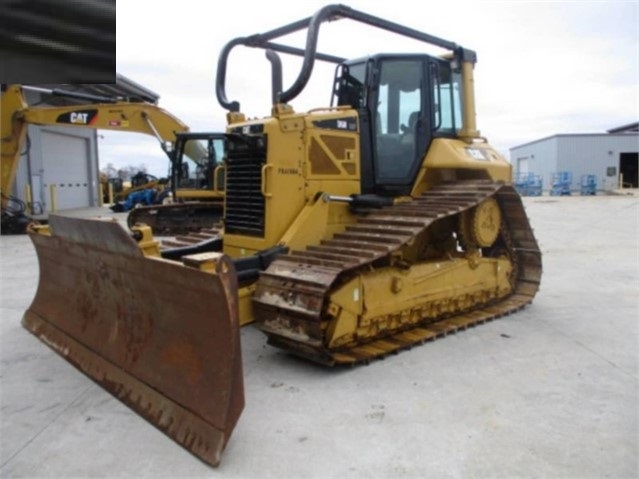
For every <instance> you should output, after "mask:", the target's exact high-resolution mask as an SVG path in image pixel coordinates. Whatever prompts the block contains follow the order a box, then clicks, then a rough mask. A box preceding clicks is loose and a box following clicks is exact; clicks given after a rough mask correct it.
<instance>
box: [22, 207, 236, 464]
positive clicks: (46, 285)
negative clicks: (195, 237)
mask: <svg viewBox="0 0 639 479" xmlns="http://www.w3.org/2000/svg"><path fill="white" fill-rule="evenodd" d="M50 227H51V235H50V236H49V235H45V234H39V233H31V234H30V237H31V240H32V241H33V244H34V246H35V249H36V252H37V255H38V261H39V265H40V281H39V284H38V290H37V292H36V296H35V299H34V300H33V304H31V306H30V307H29V309H28V310H27V311H26V313H25V315H24V318H23V320H22V324H23V326H24V327H25V328H26V329H28V330H29V331H30V332H32V333H33V334H35V335H36V336H37V337H39V338H40V339H41V340H42V341H43V342H45V343H46V344H47V345H49V346H50V347H51V348H52V349H54V350H55V351H56V352H57V353H59V354H60V355H61V356H63V357H64V358H66V359H67V360H68V361H69V362H71V363H72V364H73V365H74V366H76V367H77V368H78V369H80V370H81V371H82V372H84V373H85V374H86V375H87V376H89V377H90V378H91V379H93V380H94V381H96V382H97V383H99V384H100V385H101V386H103V387H104V388H105V389H107V390H108V391H110V392H111V393H112V394H114V395H115V396H116V397H117V398H118V399H120V400H121V401H122V402H124V403H125V404H127V405H128V406H130V407H131V408H132V409H134V410H135V411H136V412H137V413H139V414H140V415H142V416H143V417H144V418H146V419H147V420H148V421H149V422H151V423H152V424H153V425H155V426H156V427H158V428H159V429H161V430H162V431H163V432H164V433H165V434H167V435H168V436H170V437H171V438H173V439H174V440H175V441H177V442H178V443H180V444H181V445H183V446H184V447H185V448H186V449H188V450H189V451H191V452H192V453H193V454H195V455H196V456H198V457H199V458H201V459H202V460H203V461H205V462H207V463H209V464H211V465H217V464H218V463H219V461H220V454H221V452H222V450H223V449H224V446H225V445H226V442H227V441H228V439H229V436H230V435H231V432H232V431H233V428H234V426H235V424H236V422H237V420H238V418H239V416H240V414H241V412H242V409H243V407H244V384H243V376H242V357H241V349H240V336H239V324H238V309H237V278H236V274H235V269H234V268H233V264H232V263H231V261H230V260H229V259H228V258H227V257H221V259H220V261H219V262H218V264H217V273H216V274H210V273H205V272H203V271H200V270H198V269H193V268H189V267H186V266H182V265H181V264H178V263H174V262H169V261H166V260H162V259H154V258H147V257H145V256H143V254H142V253H141V251H140V249H139V248H138V246H137V245H136V243H135V241H134V240H133V239H132V238H131V237H130V236H129V235H128V234H127V233H126V232H125V230H124V229H123V228H122V227H121V226H120V225H119V224H117V223H116V222H115V221H104V220H86V219H75V218H65V217H60V216H53V215H52V216H51V218H50Z"/></svg>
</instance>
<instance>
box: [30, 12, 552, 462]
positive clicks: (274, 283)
mask: <svg viewBox="0 0 639 479" xmlns="http://www.w3.org/2000/svg"><path fill="white" fill-rule="evenodd" d="M340 18H347V19H352V20H355V21H358V22H361V23H364V24H367V25H370V26H374V27H377V28H380V29H383V30H387V31H390V32H393V33H396V34H398V35H400V36H403V37H408V38H411V39H413V40H417V41H421V42H423V43H424V44H427V45H430V46H433V45H434V46H436V47H439V48H441V49H442V50H443V51H444V53H443V54H442V55H441V56H432V55H428V54H418V53H411V54H397V53H393V54H381V53H380V54H376V55H372V56H368V57H362V58H359V59H356V60H345V59H343V58H341V57H338V56H334V55H331V54H325V53H321V52H318V51H317V40H318V35H319V30H320V26H321V24H322V23H323V22H326V21H329V20H336V19H340ZM299 30H306V31H307V40H306V48H305V49H299V48H296V47H293V46H290V45H285V44H281V43H278V42H277V39H278V38H279V37H282V36H285V35H288V34H291V33H294V32H296V31H299ZM237 46H248V47H253V48H262V49H264V50H266V55H267V58H268V60H269V61H270V62H271V64H272V68H273V86H272V91H271V94H272V98H273V107H272V111H271V115H270V116H268V117H264V118H259V119H247V116H246V115H245V114H244V113H242V112H241V111H240V106H239V103H238V102H237V101H230V100H229V99H228V98H227V96H226V90H225V82H226V66H227V59H228V56H229V54H230V52H231V51H232V50H233V49H234V48H235V47H237ZM278 53H285V54H293V55H298V56H301V57H302V67H301V71H300V73H299V75H298V77H297V78H296V80H295V81H294V82H293V84H292V85H291V87H290V88H288V89H284V88H283V87H282V75H281V72H282V70H281V60H280V56H279V54H278ZM317 60H319V61H327V62H332V63H336V64H337V69H336V75H335V80H334V84H333V85H332V90H333V101H332V104H331V105H329V106H323V107H320V108H317V109H314V110H311V111H308V112H296V111H295V110H294V109H293V107H292V106H291V105H290V102H291V101H292V100H293V99H294V98H295V97H296V96H297V95H298V94H299V93H300V92H301V91H302V90H303V89H304V87H305V86H306V84H307V82H308V80H309V78H310V76H311V72H312V69H313V65H314V62H315V61H317ZM475 62H476V55H475V52H473V51H472V50H469V49H466V48H463V47H461V46H459V45H457V44H455V43H453V42H449V41H446V40H443V39H440V38H437V37H434V36H432V35H428V34H425V33H421V32H419V31H417V30H414V29H410V28H407V27H405V26H402V25H399V24H396V23H392V22H390V21H388V20H385V19H382V18H379V17H374V16H371V15H369V14H366V13H363V12H360V11H356V10H353V9H351V8H348V7H346V6H343V5H329V6H327V7H325V8H323V9H321V10H320V11H318V12H317V13H315V15H313V16H312V17H309V18H306V19H303V20H300V21H299V22H295V23H292V24H289V25H286V26H284V27H280V28H276V29H274V30H271V31H268V32H265V33H261V34H257V35H252V36H246V37H240V38H237V39H234V40H232V41H230V42H229V43H228V44H227V45H226V46H225V47H224V49H223V50H222V52H221V54H220V58H219V62H218V67H217V80H216V93H217V98H218V101H219V103H220V105H222V107H223V108H225V109H226V110H228V113H227V119H228V127H227V130H226V132H225V134H224V144H225V151H224V158H225V161H224V165H223V166H224V169H225V171H224V175H225V209H224V224H223V230H218V231H217V232H215V233H210V234H215V235H216V236H215V239H214V240H213V241H212V246H213V248H212V249H214V250H215V251H213V252H204V253H197V254H177V255H176V254H174V253H173V254H172V253H171V251H162V252H160V250H159V248H158V243H157V242H156V241H155V240H154V239H153V235H152V232H151V231H150V229H149V228H145V227H137V228H135V232H134V235H133V237H131V236H129V235H127V234H126V233H125V232H124V230H123V229H122V228H121V227H120V226H119V225H118V224H117V223H115V222H112V221H104V220H103V221H97V220H80V219H71V218H63V217H59V216H53V217H52V218H51V224H50V227H41V228H36V229H35V230H34V231H33V234H32V235H31V238H32V240H33V242H34V245H35V248H36V251H37V254H38V258H39V261H40V269H41V277H40V287H39V289H38V293H37V295H36V297H35V299H34V301H33V304H32V305H31V307H30V308H29V309H28V311H27V312H26V313H25V316H24V320H23V324H24V326H25V327H26V328H27V329H29V330H30V331H32V332H33V333H34V334H36V335H37V336H39V337H41V338H42V339H43V340H44V341H45V342H46V344H48V345H49V346H51V347H53V348H54V349H55V350H56V351H58V352H59V353H60V354H62V355H63V356H65V357H66V358H67V359H68V360H69V361H71V362H72V363H73V364H75V365H76V366H77V367H78V368H80V369H81V370H82V371H84V372H85V373H86V374H87V375H89V376H90V377H92V378H93V379H95V380H96V381H98V382H99V383H100V384H102V385H103V386H104V387H105V388H106V389H108V390H109V391H111V392H112V393H113V394H115V395H116V396H117V397H118V398H120V399H121V400H122V401H124V402H125V403H127V404H129V405H130V406H131V407H132V408H133V409H135V410H136V411H138V412H139V413H140V414H142V415H143V416H144V417H145V418H147V419H148V420H149V421H151V422H152V423H153V424H155V425H156V426H157V427H158V428H160V429H161V430H163V431H164V432H165V433H167V434H168V435H169V436H170V437H172V438H173V439H175V440H176V441H177V442H179V443H180V444H182V445H183V446H184V447H186V448H188V449H189V450H190V451H192V452H193V453H194V454H195V455H197V456H198V457H200V458H201V459H202V460H204V461H206V462H208V463H210V464H217V463H218V462H219V460H220V454H221V452H222V449H223V448H224V446H225V444H226V442H227V441H228V438H229V436H230V434H231V432H232V430H233V427H234V426H235V424H236V422H237V420H238V418H239V415H240V413H241V410H242V407H243V404H244V397H243V382H242V369H241V351H240V347H239V327H240V325H241V324H247V323H250V322H255V324H256V325H257V326H258V327H259V328H261V329H262V330H263V331H264V333H265V334H266V336H267V337H268V342H269V344H272V345H274V346H277V347H280V348H283V349H285V350H286V351H289V352H291V353H293V354H296V355H299V356H302V357H304V358H307V359H309V360H311V361H315V362H318V363H321V364H324V365H328V366H338V365H353V364H359V363H367V362H369V361H371V360H373V359H375V358H378V357H383V356H385V355H387V354H389V353H394V352H398V351H401V350H403V349H406V348H410V347H412V346H414V345H417V344H421V343H423V342H424V341H427V340H431V339H434V338H438V337H440V336H444V335H446V334H447V333H450V332H454V331H457V330H463V329H466V328H468V327H470V326H474V325H477V324H481V323H484V322H486V321H490V320H492V319H495V318H498V317H501V316H503V315H506V314H509V313H512V312H514V311H517V310H519V309H520V308H522V307H524V306H525V305H527V304H528V303H530V302H531V301H532V299H533V297H534V296H535V294H536V292H537V290H538V287H539V282H540V278H541V271H542V264H541V253H540V250H539V247H538V245H537V242H536V240H535V237H534V235H533V232H532V230H531V227H530V225H529V222H528V219H527V217H526V213H525V210H524V207H523V204H522V201H521V199H520V197H519V195H518V194H517V192H516V191H515V189H514V188H513V186H512V185H511V184H510V178H511V177H512V175H511V166H510V164H509V163H508V162H507V161H506V160H505V159H504V158H503V157H502V156H501V155H500V154H499V153H498V152H497V151H495V149H493V148H492V147H491V146H490V144H489V143H488V142H487V140H486V139H485V138H484V137H482V136H480V133H479V131H478V130H477V126H476V120H475V104H474V92H473V69H474V65H475ZM61 251H65V255H64V256H63V257H62V259H61V255H60V252H61ZM182 253H183V252H182ZM62 303H64V304H62ZM380 380H381V381H383V378H380Z"/></svg>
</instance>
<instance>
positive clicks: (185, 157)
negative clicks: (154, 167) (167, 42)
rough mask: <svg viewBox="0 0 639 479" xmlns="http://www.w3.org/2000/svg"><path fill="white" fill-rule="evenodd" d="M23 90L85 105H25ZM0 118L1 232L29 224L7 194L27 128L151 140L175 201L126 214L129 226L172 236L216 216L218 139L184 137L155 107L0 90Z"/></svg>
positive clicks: (219, 201)
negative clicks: (162, 158)
mask: <svg viewBox="0 0 639 479" xmlns="http://www.w3.org/2000/svg"><path fill="white" fill-rule="evenodd" d="M29 89H31V90H35V91H37V92H40V93H43V94H45V95H51V96H52V97H53V96H54V97H64V98H71V99H74V100H76V101H78V100H79V101H82V102H86V103H85V104H80V105H72V106H48V107H47V106H30V105H29V104H28V103H27V101H26V99H25V95H24V90H29ZM0 114H1V115H2V116H1V118H0V121H1V123H0V127H1V129H2V130H1V132H0V135H1V136H0V138H1V144H0V152H1V154H2V162H1V166H0V168H1V172H0V173H1V182H0V191H1V192H2V211H3V215H2V219H3V225H2V231H3V232H5V231H7V232H9V230H11V231H12V232H20V231H22V232H24V229H25V228H26V226H27V224H28V223H29V222H30V221H31V219H30V218H29V217H28V216H27V215H25V214H24V213H23V212H21V211H15V208H12V205H15V204H16V203H19V202H20V201H19V200H18V199H16V198H15V197H12V195H11V192H12V190H13V186H14V183H15V178H16V172H17V168H18V164H19V162H20V158H21V156H22V155H23V154H24V148H25V145H28V142H27V141H26V136H27V126H28V125H29V124H33V125H57V126H70V127H77V128H92V129H99V130H112V131H124V132H134V133H144V134H147V135H152V136H154V137H156V138H157V139H158V141H159V143H160V146H161V148H162V149H163V151H164V152H165V153H166V154H167V155H168V157H169V160H170V164H171V168H170V171H171V177H172V178H171V184H172V192H173V197H174V198H175V200H176V201H175V203H173V204H171V205H157V206H153V207H143V208H136V209H134V210H132V211H131V213H130V214H129V218H128V223H129V224H130V225H134V224H135V223H137V222H140V221H144V222H145V223H146V224H147V225H151V226H153V227H154V228H155V229H156V230H157V231H164V232H165V233H168V234H173V233H176V232H185V231H191V230H195V231H198V230H200V229H201V228H203V227H206V226H211V225H212V224H214V223H216V222H217V221H218V220H219V218H220V217H221V215H222V207H223V191H222V187H218V185H217V183H216V181H218V182H219V178H220V177H221V176H220V174H219V173H217V174H216V171H215V170H216V168H220V169H221V160H222V157H221V154H222V151H223V138H222V137H220V136H219V135H211V134H207V133H192V132H189V128H188V127H187V125H186V124H184V123H183V122H182V121H181V120H180V119H179V118H177V117H175V116H174V115H172V114H171V113H169V112H168V111H166V110H164V109H162V108H160V107H158V106H157V105H155V104H152V103H148V102H142V101H140V102H136V101H124V100H120V99H114V98H109V97H103V96H97V95H91V94H87V93H81V92H73V91H65V90H61V89H47V88H41V87H34V86H26V85H6V86H5V85H3V87H2V97H1V98H0ZM214 147H215V148H214ZM155 185H157V183H156V184H155ZM146 186H147V187H150V186H149V185H146ZM20 209H23V208H20ZM14 230H15V231H14Z"/></svg>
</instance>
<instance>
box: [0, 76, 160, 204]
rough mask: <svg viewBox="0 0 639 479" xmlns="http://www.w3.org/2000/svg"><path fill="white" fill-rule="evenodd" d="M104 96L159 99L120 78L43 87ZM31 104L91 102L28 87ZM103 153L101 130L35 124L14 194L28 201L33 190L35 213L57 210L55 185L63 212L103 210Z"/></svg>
mask: <svg viewBox="0 0 639 479" xmlns="http://www.w3.org/2000/svg"><path fill="white" fill-rule="evenodd" d="M38 87H42V88H47V89H56V88H57V89H62V90H67V91H73V92H80V93H86V94H92V95H97V96H104V97H120V98H136V99H143V100H145V101H148V102H151V103H157V101H158V99H159V95H157V94H156V93H154V92H152V91H150V90H148V89H146V88H144V87H142V86H141V85H139V84H137V83H135V82H133V81H132V80H129V79H128V78H126V77H124V76H122V75H117V81H116V83H114V84H75V85H52V84H47V85H38ZM25 97H26V99H27V103H28V104H29V106H36V105H37V107H42V106H63V105H75V104H80V103H86V102H83V101H80V100H73V99H69V98H66V97H61V96H52V95H49V94H47V93H42V92H37V91H32V90H31V91H30V90H26V89H25ZM99 172H100V169H99V155H98V142H97V131H96V130H92V129H88V128H87V129H84V128H77V127H61V126H54V125H50V126H49V125H47V126H36V125H29V127H28V137H27V147H26V149H25V151H24V155H23V156H22V157H21V159H20V163H19V165H18V171H17V175H16V181H15V185H14V190H13V192H12V194H13V195H14V196H16V197H17V198H19V199H21V200H22V201H25V202H26V199H27V198H26V196H27V195H26V190H27V185H28V186H29V187H30V188H31V196H32V205H33V214H35V215H36V216H37V215H39V214H44V213H48V212H50V211H51V206H52V205H51V204H52V199H51V185H55V203H56V209H57V210H65V209H72V208H86V207H91V206H98V205H99V204H100V202H99Z"/></svg>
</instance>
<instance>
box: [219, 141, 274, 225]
mask: <svg viewBox="0 0 639 479" xmlns="http://www.w3.org/2000/svg"><path fill="white" fill-rule="evenodd" d="M265 163H266V137H265V136H264V135H257V136H242V137H241V138H237V137H236V138H234V139H233V140H231V141H230V142H229V143H228V147H227V159H226V193H225V194H226V213H225V219H224V229H225V232H226V233H231V234H242V235H249V236H264V213H265V212H264V208H265V202H264V197H263V196H262V189H261V180H262V166H264V164H265Z"/></svg>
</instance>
